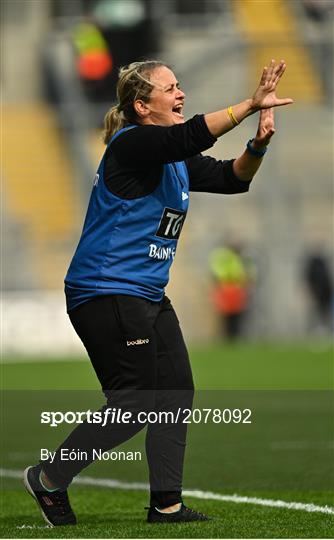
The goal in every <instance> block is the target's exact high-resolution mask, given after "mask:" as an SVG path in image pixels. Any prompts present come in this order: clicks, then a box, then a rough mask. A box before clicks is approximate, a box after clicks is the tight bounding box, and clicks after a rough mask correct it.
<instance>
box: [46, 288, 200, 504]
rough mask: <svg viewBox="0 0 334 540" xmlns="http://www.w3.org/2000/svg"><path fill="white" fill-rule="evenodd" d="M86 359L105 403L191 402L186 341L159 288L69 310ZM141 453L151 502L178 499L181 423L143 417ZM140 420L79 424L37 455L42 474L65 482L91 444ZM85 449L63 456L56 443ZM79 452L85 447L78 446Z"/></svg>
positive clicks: (105, 443) (136, 408)
mask: <svg viewBox="0 0 334 540" xmlns="http://www.w3.org/2000/svg"><path fill="white" fill-rule="evenodd" d="M69 316H70V319H71V322H72V324H73V326H74V328H75V330H76V332H77V334H78V335H79V337H80V339H81V340H82V342H83V344H84V346H85V347H86V350H87V352H88V355H89V357H90V359H91V362H92V364H93V367H94V369H95V372H96V374H97V377H98V379H99V381H100V383H101V386H102V390H103V392H104V394H105V396H106V398H107V402H106V405H105V406H104V407H103V408H102V409H101V411H102V412H103V411H104V410H105V409H106V408H107V407H110V408H116V409H121V410H122V411H130V412H131V413H132V414H133V418H136V414H137V413H138V412H146V413H147V412H149V411H155V412H159V411H171V412H173V413H174V415H175V417H176V414H177V411H178V409H179V408H180V409H181V410H183V409H184V408H188V409H189V408H191V406H192V400H193V393H194V386H193V380H192V374H191V368H190V364H189V358H188V353H187V349H186V346H185V343H184V340H183V337H182V333H181V329H180V326H179V322H178V319H177V317H176V314H175V311H174V309H173V307H172V305H171V303H170V301H169V299H168V298H167V297H166V296H165V297H164V298H163V299H162V300H161V301H160V302H151V301H149V300H145V299H143V298H139V297H134V296H125V295H111V296H101V297H97V298H94V299H92V300H90V301H88V302H85V303H84V304H81V305H80V306H78V307H77V308H75V309H74V310H72V311H71V312H70V313H69ZM146 425H147V433H146V454H147V460H148V466H149V474H150V488H151V500H150V504H151V506H157V507H160V508H163V507H167V506H170V505H172V504H175V503H177V502H180V501H181V491H182V473H183V460H184V451H185V443H186V431H187V424H185V423H183V422H182V414H180V416H179V420H178V422H176V423H172V422H170V421H169V422H161V423H159V422H154V423H148V424H146ZM144 427H145V424H143V423H139V422H138V421H131V422H130V423H126V424H125V423H123V424H116V423H107V424H106V426H105V427H102V425H101V424H93V423H88V422H87V421H85V422H84V423H82V424H79V425H78V426H77V427H76V428H75V429H74V430H73V431H72V433H71V434H70V435H69V436H68V437H67V439H66V440H65V441H64V442H63V444H61V446H60V447H59V448H58V449H57V452H56V456H55V459H54V461H53V463H50V462H48V461H43V462H42V466H43V470H44V471H45V473H46V475H47V476H48V477H49V478H50V480H52V481H53V482H54V483H55V484H56V485H58V486H59V487H62V488H65V487H67V486H68V485H69V484H70V482H71V481H72V479H73V477H74V476H76V475H77V474H78V473H79V472H80V471H81V470H82V469H84V468H85V467H87V465H89V464H90V463H91V462H92V461H93V457H92V454H93V449H95V450H102V451H106V450H111V449H113V448H115V447H116V446H117V445H119V444H121V443H123V442H124V441H127V440H128V439H130V438H131V437H133V435H135V434H136V433H138V432H139V431H140V430H141V429H143V428H144ZM62 448H64V449H65V448H66V449H68V450H69V451H70V450H71V449H74V450H75V451H76V452H78V450H79V451H83V452H87V455H88V456H89V457H88V459H85V460H80V459H78V460H75V461H64V460H62V459H61V449H62ZM81 455H86V454H81Z"/></svg>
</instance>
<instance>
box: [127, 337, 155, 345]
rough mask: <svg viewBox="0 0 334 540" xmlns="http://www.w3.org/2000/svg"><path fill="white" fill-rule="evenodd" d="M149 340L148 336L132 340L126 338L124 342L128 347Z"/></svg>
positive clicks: (144, 343) (143, 343) (142, 343)
mask: <svg viewBox="0 0 334 540" xmlns="http://www.w3.org/2000/svg"><path fill="white" fill-rule="evenodd" d="M149 342H150V340H149V339H148V338H145V339H141V338H138V339H136V340H134V341H129V340H128V339H127V340H126V344H127V346H128V347H131V346H132V345H146V343H149Z"/></svg>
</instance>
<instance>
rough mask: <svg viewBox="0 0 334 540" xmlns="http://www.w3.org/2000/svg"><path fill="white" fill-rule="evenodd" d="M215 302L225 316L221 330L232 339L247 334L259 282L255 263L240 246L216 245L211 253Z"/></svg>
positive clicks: (222, 319) (222, 317) (216, 307)
mask: <svg viewBox="0 0 334 540" xmlns="http://www.w3.org/2000/svg"><path fill="white" fill-rule="evenodd" d="M209 264H210V270H211V273H212V276H213V278H214V281H215V286H214V291H213V301H214V306H215V309H216V311H217V313H218V314H219V317H220V319H221V331H222V333H223V335H224V336H225V337H226V338H227V339H230V340H233V339H236V338H239V337H241V336H242V335H243V334H244V319H245V314H246V311H247V308H248V306H249V301H250V293H251V290H252V288H253V284H254V282H255V277H256V270H255V265H254V263H253V262H252V261H251V260H250V259H249V258H247V257H245V256H243V254H242V251H241V249H240V246H238V245H236V244H233V245H232V244H230V245H227V246H225V247H224V246H223V247H219V248H216V249H215V250H214V251H213V252H212V253H211V254H210V257H209Z"/></svg>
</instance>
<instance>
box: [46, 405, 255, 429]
mask: <svg viewBox="0 0 334 540" xmlns="http://www.w3.org/2000/svg"><path fill="white" fill-rule="evenodd" d="M84 422H87V423H88V424H100V425H101V426H102V427H104V426H106V425H107V424H131V423H133V424H135V423H139V424H177V423H183V424H200V423H203V424H208V423H210V422H211V423H213V424H251V423H252V411H251V409H217V408H215V409H211V408H203V409H198V408H195V409H187V408H186V409H182V408H181V407H179V408H178V409H177V410H176V411H158V412H157V411H139V412H135V413H133V412H131V411H122V409H118V408H116V407H108V408H106V409H104V410H103V411H91V410H90V409H88V410H87V411H66V412H62V411H43V412H42V413H41V424H48V425H49V426H50V427H58V426H59V425H61V424H83V423H84Z"/></svg>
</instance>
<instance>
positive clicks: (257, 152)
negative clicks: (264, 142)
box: [247, 139, 268, 157]
mask: <svg viewBox="0 0 334 540" xmlns="http://www.w3.org/2000/svg"><path fill="white" fill-rule="evenodd" d="M253 141H254V139H249V141H248V143H247V150H248V152H249V153H250V154H252V156H256V157H263V156H264V154H265V153H266V151H267V150H268V146H265V148H263V150H254V148H253V147H252V142H253Z"/></svg>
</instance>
